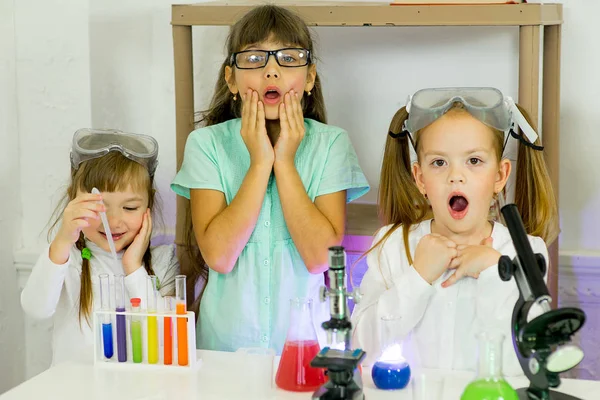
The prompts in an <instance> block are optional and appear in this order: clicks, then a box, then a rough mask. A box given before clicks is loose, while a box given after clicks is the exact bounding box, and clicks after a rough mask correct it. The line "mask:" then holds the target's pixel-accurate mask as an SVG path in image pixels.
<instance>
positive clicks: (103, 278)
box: [99, 274, 114, 358]
mask: <svg viewBox="0 0 600 400" xmlns="http://www.w3.org/2000/svg"><path fill="white" fill-rule="evenodd" d="M99 278H100V309H101V310H102V311H108V310H109V309H110V281H109V278H108V274H100V275H99ZM101 319H102V344H103V349H104V357H106V358H112V356H113V354H114V348H113V334H112V322H111V319H110V315H108V314H102V317H101Z"/></svg>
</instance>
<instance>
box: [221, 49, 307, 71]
mask: <svg viewBox="0 0 600 400" xmlns="http://www.w3.org/2000/svg"><path fill="white" fill-rule="evenodd" d="M271 56H275V60H276V61H277V64H279V66H281V67H286V68H297V67H304V66H306V65H308V64H309V63H310V51H308V50H306V49H300V48H285V49H279V50H244V51H238V52H237V53H233V54H232V55H231V60H230V63H231V65H235V66H236V67H237V68H238V69H258V68H264V67H265V66H266V65H267V63H268V62H269V57H271Z"/></svg>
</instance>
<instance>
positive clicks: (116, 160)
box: [48, 151, 156, 325]
mask: <svg viewBox="0 0 600 400" xmlns="http://www.w3.org/2000/svg"><path fill="white" fill-rule="evenodd" d="M94 187H96V188H98V190H100V192H118V191H125V190H127V189H128V188H129V187H131V189H132V190H134V191H140V192H146V193H147V194H148V208H150V210H151V211H152V209H153V207H154V206H155V193H156V191H155V190H154V188H153V177H151V176H150V175H149V173H148V170H147V169H146V168H145V167H144V166H142V165H141V164H138V163H137V162H135V161H132V160H130V159H128V158H126V157H125V156H123V155H122V154H121V153H119V152H114V151H113V152H110V153H108V154H107V155H105V156H102V157H100V158H94V159H91V160H88V161H84V162H83V163H81V164H80V165H79V168H78V169H73V168H71V182H70V184H69V187H68V188H67V190H66V193H65V195H64V196H63V199H62V201H61V203H60V204H59V206H58V207H57V208H56V210H55V211H54V213H53V215H52V221H53V222H51V225H50V229H49V231H48V239H50V235H51V233H52V232H53V230H54V228H55V227H56V226H57V225H58V223H59V221H60V219H61V217H62V214H63V211H64V209H65V207H66V206H67V203H68V202H70V201H71V200H73V199H75V198H76V197H77V192H78V191H79V192H83V193H89V192H91V191H92V188H94ZM75 246H76V247H77V249H78V250H80V251H81V250H83V249H84V248H85V247H86V244H85V237H84V236H83V232H82V233H80V234H79V239H78V240H77V242H75ZM92 257H93V255H92ZM142 261H143V263H144V267H145V268H146V271H148V274H150V275H154V272H153V270H152V256H151V252H150V246H148V248H147V249H146V252H145V253H144V256H143V259H142ZM92 303H93V291H92V278H91V275H90V261H89V260H87V259H85V258H83V259H82V263H81V289H80V290H79V323H80V324H81V320H82V318H85V320H86V321H87V323H88V325H90V314H91V312H92Z"/></svg>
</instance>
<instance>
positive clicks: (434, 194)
mask: <svg viewBox="0 0 600 400" xmlns="http://www.w3.org/2000/svg"><path fill="white" fill-rule="evenodd" d="M528 121H529V118H528V117H526V114H525V113H524V112H523V110H522V109H521V108H519V107H517V106H516V105H515V104H514V103H513V102H512V100H511V99H510V98H505V97H504V96H503V95H502V93H501V92H500V91H498V90H497V89H492V88H452V89H425V90H421V91H418V92H417V93H415V95H414V96H412V98H411V99H410V101H409V104H408V105H407V106H406V107H402V108H401V109H400V110H398V112H397V113H396V115H395V116H394V118H393V119H392V122H391V124H390V129H389V135H388V138H387V141H386V145H385V153H384V158H383V165H382V170H381V181H380V189H379V190H380V192H379V209H380V215H382V216H383V218H384V221H385V223H386V224H387V226H385V227H383V228H382V229H381V230H379V232H377V234H376V235H375V238H374V240H373V245H372V247H371V249H370V250H369V251H368V252H367V254H366V257H367V264H368V271H367V272H366V274H365V275H364V278H363V280H362V283H361V285H360V290H361V292H362V294H363V296H364V297H363V300H362V301H361V303H360V304H358V305H357V306H356V308H355V309H354V313H353V316H352V321H353V326H354V339H355V340H356V341H357V342H356V344H357V346H359V347H361V348H363V349H365V350H366V351H367V354H369V356H370V357H369V358H368V360H367V362H372V361H373V360H374V359H373V357H374V356H377V355H378V354H379V351H380V343H379V340H378V337H379V336H378V334H377V326H378V321H379V319H380V318H381V317H382V316H383V315H386V314H393V315H401V316H402V324H401V328H400V329H401V332H397V333H398V335H400V336H401V337H406V338H409V337H410V341H411V345H410V346H407V347H408V348H409V349H410V350H411V351H412V352H414V354H413V356H415V357H417V360H418V359H420V361H419V363H420V364H421V366H422V367H425V368H441V369H451V370H475V368H476V365H475V364H476V345H475V343H476V341H475V340H474V339H475V334H476V333H477V332H478V331H482V330H499V331H502V332H503V333H504V334H505V336H506V337H508V338H510V337H511V331H510V327H511V322H510V321H511V314H512V310H513V307H514V304H515V302H516V301H517V299H518V297H519V291H518V289H517V286H516V285H515V284H514V282H503V281H502V280H501V279H500V276H499V274H498V268H497V263H498V259H499V258H500V256H501V255H507V256H510V257H511V258H513V257H515V255H516V251H515V249H514V247H513V244H512V240H511V238H510V235H509V233H508V230H507V228H506V227H505V226H503V225H502V224H501V223H500V222H497V221H494V220H493V218H492V215H491V213H490V209H491V207H490V205H491V204H492V203H494V202H496V199H497V198H500V199H502V198H503V193H504V189H505V185H506V182H507V180H508V178H509V175H510V173H511V169H512V168H511V162H510V160H508V159H507V158H505V157H504V156H503V151H504V148H505V144H506V140H508V138H510V137H516V138H517V140H518V143H519V154H518V162H517V176H516V198H515V203H516V205H517V207H518V208H519V211H520V213H521V215H522V217H523V220H524V224H525V227H526V229H527V231H528V233H529V234H531V236H530V237H529V240H530V242H531V245H532V248H533V250H534V252H535V253H541V254H543V255H544V257H545V259H546V262H547V261H548V251H547V248H546V243H552V242H553V241H554V240H555V239H556V237H557V236H558V219H557V208H556V202H555V198H554V194H553V192H552V185H551V183H550V178H549V175H548V171H547V168H546V165H545V162H544V158H543V153H542V151H541V150H542V147H541V146H540V145H539V140H538V136H537V133H536V132H535V131H534V129H533V128H532V127H531V124H530V123H529V122H528ZM411 148H413V149H414V152H415V153H416V159H415V160H414V162H413V160H411V156H410V152H411ZM407 340H408V339H407ZM504 357H505V369H506V372H507V373H508V374H511V373H512V374H514V373H521V368H520V366H519V364H518V361H517V357H516V355H515V352H514V349H513V346H512V343H511V341H510V340H505V341H504Z"/></svg>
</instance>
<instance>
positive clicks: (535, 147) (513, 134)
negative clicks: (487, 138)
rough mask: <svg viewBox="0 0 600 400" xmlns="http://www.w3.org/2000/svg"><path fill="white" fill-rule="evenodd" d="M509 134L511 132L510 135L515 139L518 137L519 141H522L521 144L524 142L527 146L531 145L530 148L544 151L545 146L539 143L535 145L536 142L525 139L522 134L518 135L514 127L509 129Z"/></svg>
mask: <svg viewBox="0 0 600 400" xmlns="http://www.w3.org/2000/svg"><path fill="white" fill-rule="evenodd" d="M521 129H522V128H521ZM509 134H510V136H512V137H514V138H515V139H517V140H518V141H519V142H521V144H524V145H525V146H527V147H530V148H532V149H533V150H537V151H544V146H538V145H535V144H533V143H531V142H528V141H527V140H525V139H523V136H521V135H518V134H517V133H516V132H515V131H514V129H511V130H510V131H509ZM507 140H508V138H507Z"/></svg>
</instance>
